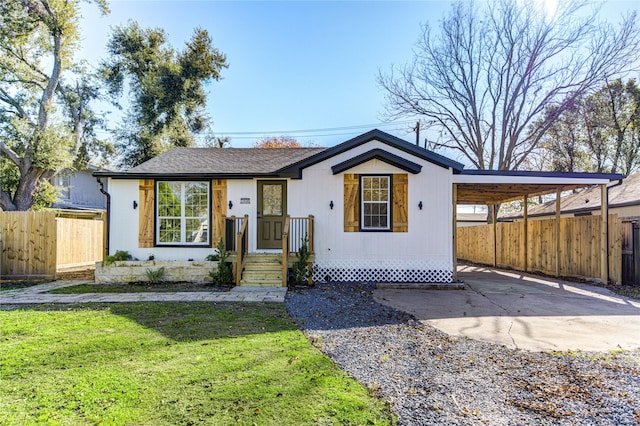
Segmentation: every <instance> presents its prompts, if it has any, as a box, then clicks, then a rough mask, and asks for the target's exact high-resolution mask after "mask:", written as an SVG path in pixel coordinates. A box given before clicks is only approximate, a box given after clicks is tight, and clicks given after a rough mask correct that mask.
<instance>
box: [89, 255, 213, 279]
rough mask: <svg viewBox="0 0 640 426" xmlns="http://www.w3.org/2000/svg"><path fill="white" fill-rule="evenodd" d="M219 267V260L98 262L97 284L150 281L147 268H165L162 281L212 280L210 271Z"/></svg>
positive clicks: (153, 269)
mask: <svg viewBox="0 0 640 426" xmlns="http://www.w3.org/2000/svg"><path fill="white" fill-rule="evenodd" d="M217 267H218V262H207V261H201V262H190V261H173V260H127V261H117V262H114V263H112V264H109V265H106V266H103V265H102V262H96V273H95V282H96V284H113V283H130V282H144V281H149V279H148V278H147V269H150V270H152V271H155V270H158V269H160V268H164V276H163V277H162V281H165V282H181V281H182V282H185V281H186V282H203V281H211V279H210V278H209V272H211V271H214V270H215V269H216V268H217Z"/></svg>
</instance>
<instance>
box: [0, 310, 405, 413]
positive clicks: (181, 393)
mask: <svg viewBox="0 0 640 426" xmlns="http://www.w3.org/2000/svg"><path fill="white" fill-rule="evenodd" d="M0 332H1V334H0V424H7V425H22V424H34V423H46V424H64V425H67V424H98V423H102V424H109V425H119V424H149V425H187V424H212V425H227V424H243V425H244V424H249V425H251V424H258V425H300V424H336V425H338V424H340V425H342V424H358V425H360V424H391V423H393V419H392V417H391V415H390V413H389V411H388V409H387V408H386V406H385V404H384V403H383V401H381V400H379V399H377V398H374V397H372V396H371V395H370V394H369V393H368V392H367V390H366V389H365V388H364V387H363V386H362V385H360V384H359V383H357V382H356V381H354V380H353V379H351V378H349V377H348V376H347V375H346V374H345V373H344V372H342V371H341V370H340V369H339V368H338V367H336V366H335V365H334V364H333V363H332V362H331V361H330V360H329V359H328V358H327V357H326V356H324V355H323V354H322V353H320V352H319V351H317V350H316V349H315V348H314V347H313V346H311V345H310V344H309V342H308V341H307V339H306V338H305V337H304V335H303V334H302V333H301V331H300V330H298V329H297V328H296V327H295V326H294V324H293V323H292V322H291V320H290V319H289V317H288V315H287V312H286V310H285V308H284V307H283V306H282V305H279V304H241V303H234V304H230V303H227V304H213V303H139V304H118V305H96V304H93V305H91V304H86V305H76V306H70V305H60V306H57V307H49V306H46V307H45V306H36V307H29V308H23V309H19V310H12V311H0Z"/></svg>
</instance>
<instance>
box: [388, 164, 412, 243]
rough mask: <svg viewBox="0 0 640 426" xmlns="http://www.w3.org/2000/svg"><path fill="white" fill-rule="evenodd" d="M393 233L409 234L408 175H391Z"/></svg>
mask: <svg viewBox="0 0 640 426" xmlns="http://www.w3.org/2000/svg"><path fill="white" fill-rule="evenodd" d="M392 180H393V184H392V186H393V210H392V213H391V215H392V219H393V226H392V230H393V232H409V211H408V210H409V209H408V208H407V207H408V204H409V175H408V174H406V173H403V174H394V175H393V179H392Z"/></svg>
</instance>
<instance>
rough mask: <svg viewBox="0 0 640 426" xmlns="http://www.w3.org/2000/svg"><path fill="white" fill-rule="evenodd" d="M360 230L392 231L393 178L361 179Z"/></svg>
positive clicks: (370, 177)
mask: <svg viewBox="0 0 640 426" xmlns="http://www.w3.org/2000/svg"><path fill="white" fill-rule="evenodd" d="M360 179H361V181H360V188H361V189H360V191H361V192H360V203H361V206H360V207H361V208H360V212H361V213H360V216H361V217H360V229H362V230H363V231H388V230H390V229H391V214H390V212H391V209H390V206H391V192H390V191H391V189H390V188H391V176H361V177H360Z"/></svg>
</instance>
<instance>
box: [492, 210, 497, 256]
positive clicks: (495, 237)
mask: <svg viewBox="0 0 640 426" xmlns="http://www.w3.org/2000/svg"><path fill="white" fill-rule="evenodd" d="M491 212H492V213H493V215H492V216H493V267H494V268H495V267H496V266H498V234H497V232H496V231H497V227H496V223H497V222H498V218H497V217H496V205H495V204H491Z"/></svg>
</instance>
